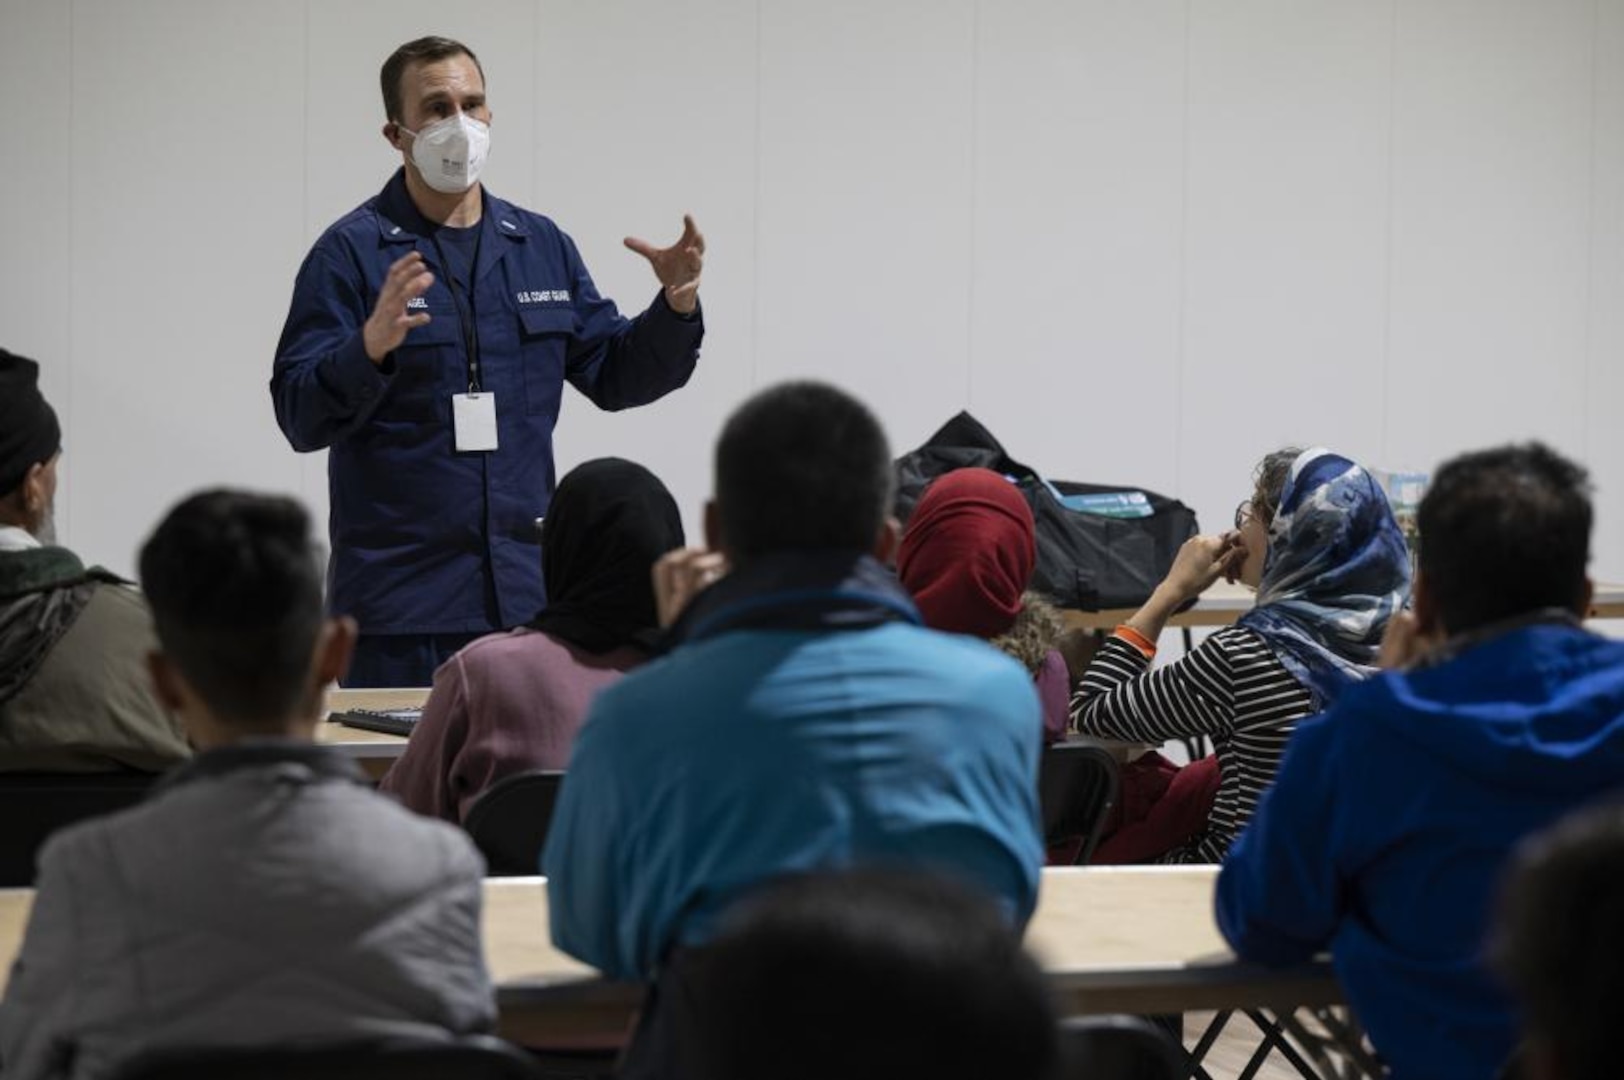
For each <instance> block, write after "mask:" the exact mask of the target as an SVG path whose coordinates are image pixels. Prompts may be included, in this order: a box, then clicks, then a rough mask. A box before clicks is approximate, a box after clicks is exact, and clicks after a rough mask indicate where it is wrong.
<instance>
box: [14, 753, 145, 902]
mask: <svg viewBox="0 0 1624 1080" xmlns="http://www.w3.org/2000/svg"><path fill="white" fill-rule="evenodd" d="M155 780H157V776H156V775H155V774H153V773H144V772H134V771H125V772H110V773H33V772H30V773H0V886H3V887H7V888H10V887H15V886H24V885H32V884H34V860H35V858H36V856H37V855H38V854H39V849H40V847H41V846H42V845H43V844H44V843H45V840H46V838H47V837H49V836H50V835H51V834H52V833H54V832H56V830H58V829H60V828H62V827H63V826H64V825H72V824H73V823H75V822H78V821H84V820H85V819H87V818H93V817H100V816H101V815H103V814H111V813H113V812H115V811H118V810H123V809H125V808H127V807H131V806H134V805H135V804H136V803H138V802H140V801H141V799H142V798H143V797H144V796H145V795H146V793H147V790H148V789H149V788H151V787H152V784H153V782H154V781H155Z"/></svg>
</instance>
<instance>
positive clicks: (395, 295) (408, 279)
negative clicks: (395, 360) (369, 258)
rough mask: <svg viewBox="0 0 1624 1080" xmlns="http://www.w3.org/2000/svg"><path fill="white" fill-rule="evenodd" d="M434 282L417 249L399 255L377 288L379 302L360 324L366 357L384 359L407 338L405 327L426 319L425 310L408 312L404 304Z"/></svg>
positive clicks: (426, 289) (372, 359)
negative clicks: (380, 286)
mask: <svg viewBox="0 0 1624 1080" xmlns="http://www.w3.org/2000/svg"><path fill="white" fill-rule="evenodd" d="M433 284H434V275H433V274H431V273H430V272H429V268H428V267H427V266H425V265H423V256H422V255H421V254H419V253H418V252H415V251H414V252H411V253H410V254H408V255H402V256H401V257H400V258H398V259H396V260H395V262H394V265H392V266H390V267H389V275H388V276H387V277H385V278H384V279H383V288H382V289H380V290H379V292H378V303H377V305H376V306H375V307H374V308H373V309H372V315H371V317H370V318H368V319H367V321H366V325H365V326H363V327H361V343H362V345H364V346H365V348H366V351H367V359H368V360H371V361H372V362H373V363H374V364H381V363H383V361H384V357H386V356H388V355H389V354H390V353H392V352H394V351H395V350H396V349H398V348H399V347H400V343H401V342H402V341H405V340H406V331H408V330H410V329H411V328H412V327H414V326H422V325H423V324H424V323H426V322H428V321H429V313H428V312H426V311H419V312H417V313H416V314H409V313H408V311H407V307H406V305H407V303H409V302H410V301H412V300H415V299H417V298H418V297H419V296H422V295H423V294H424V293H425V292H427V291H428V288H429V286H430V285H433Z"/></svg>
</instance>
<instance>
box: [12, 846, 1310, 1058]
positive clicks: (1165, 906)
mask: <svg viewBox="0 0 1624 1080" xmlns="http://www.w3.org/2000/svg"><path fill="white" fill-rule="evenodd" d="M1216 876H1217V869H1216V868H1215V867H1188V868H1186V867H1089V868H1071V867H1065V868H1058V867H1057V868H1050V869H1047V870H1045V871H1044V872H1043V886H1042V892H1041V895H1040V897H1039V902H1038V910H1037V914H1036V916H1035V917H1034V918H1033V920H1032V924H1031V926H1030V928H1029V929H1028V932H1027V945H1028V947H1029V948H1030V949H1031V950H1032V952H1033V954H1034V955H1035V956H1036V957H1037V958H1038V961H1039V962H1040V963H1041V964H1042V966H1043V969H1044V971H1045V972H1046V973H1047V974H1048V977H1049V980H1050V983H1051V985H1052V986H1053V988H1054V990H1055V992H1056V994H1057V996H1058V998H1059V1000H1060V1002H1061V1005H1062V1007H1063V1009H1064V1010H1065V1011H1066V1012H1068V1013H1075V1014H1082V1013H1102V1012H1133V1013H1173V1012H1186V1011H1196V1010H1207V1009H1244V1008H1268V1009H1277V1010H1280V1011H1287V1010H1289V1009H1292V1008H1295V1007H1298V1006H1320V1005H1330V1004H1336V1003H1339V1002H1341V1001H1342V993H1341V990H1340V988H1339V987H1338V986H1337V983H1336V980H1335V978H1334V977H1333V976H1332V974H1331V970H1330V965H1329V963H1327V962H1325V961H1319V962H1316V963H1313V964H1309V965H1305V966H1303V967H1299V968H1289V969H1284V970H1272V969H1267V968H1260V967H1255V966H1253V965H1250V964H1243V963H1240V962H1239V961H1237V960H1236V959H1235V956H1234V954H1233V953H1231V952H1230V951H1229V948H1228V947H1227V946H1226V945H1225V944H1224V941H1223V938H1222V937H1221V936H1220V935H1219V933H1218V927H1217V925H1216V924H1215V923H1214V922H1213V917H1212V891H1213V883H1214V880H1215V878H1216ZM33 895H34V894H33V890H31V889H4V890H0V973H3V972H9V970H10V967H11V959H12V957H14V956H15V955H16V951H17V948H18V946H19V945H20V944H21V941H22V932H23V927H24V925H25V923H26V921H27V916H28V909H29V906H30V904H31V903H32V902H33ZM484 933H485V952H486V957H487V960H488V963H489V965H490V969H491V975H492V978H493V979H495V981H496V983H497V987H498V991H497V1000H498V1004H499V1007H500V1012H501V1021H500V1029H501V1032H502V1034H503V1035H505V1036H507V1037H508V1038H512V1039H515V1040H518V1041H521V1042H528V1043H531V1044H533V1045H534V1044H544V1045H571V1044H574V1045H610V1044H614V1043H615V1042H617V1041H619V1040H620V1039H622V1038H624V1036H625V1034H626V1032H627V1030H628V1025H629V1023H630V1021H631V1018H632V1016H633V1013H634V1012H635V1010H636V1008H637V1006H638V1004H639V1002H640V1001H641V1000H642V993H643V991H642V987H640V986H636V985H630V984H624V983H610V982H606V981H604V980H603V979H601V978H599V977H598V976H597V974H596V973H595V972H594V971H593V970H592V969H590V968H588V967H587V966H585V965H584V964H581V963H580V962H579V961H576V960H574V959H572V958H570V957H568V956H565V955H564V954H563V953H561V952H559V951H558V950H557V949H555V948H554V947H553V945H552V941H551V938H550V937H549V935H548V930H547V894H546V887H545V882H544V880H543V879H542V878H492V879H488V880H487V881H486V882H485V915H484ZM0 986H3V975H0Z"/></svg>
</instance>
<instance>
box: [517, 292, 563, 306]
mask: <svg viewBox="0 0 1624 1080" xmlns="http://www.w3.org/2000/svg"><path fill="white" fill-rule="evenodd" d="M518 296H519V303H521V304H567V303H569V302H570V291H569V290H568V289H536V290H534V291H532V292H522V293H519V294H518Z"/></svg>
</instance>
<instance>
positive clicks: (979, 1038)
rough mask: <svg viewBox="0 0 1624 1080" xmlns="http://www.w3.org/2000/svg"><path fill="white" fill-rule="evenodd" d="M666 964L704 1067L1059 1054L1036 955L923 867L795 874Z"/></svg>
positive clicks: (679, 1020) (1040, 1060) (939, 1062)
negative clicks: (687, 953)
mask: <svg viewBox="0 0 1624 1080" xmlns="http://www.w3.org/2000/svg"><path fill="white" fill-rule="evenodd" d="M691 956H692V959H691V961H687V962H685V960H686V958H685V957H684V955H683V954H681V953H679V954H678V959H677V961H676V962H675V963H674V965H673V968H672V969H670V970H675V971H676V972H678V975H677V981H678V982H679V983H680V984H681V985H680V987H674V988H673V989H674V990H677V991H678V992H677V993H674V994H673V995H671V996H669V997H666V996H662V1005H664V1004H665V1002H667V1001H672V1000H673V998H674V999H676V1000H675V1002H674V1007H675V1010H676V1012H678V1013H679V1014H680V1015H679V1016H676V1017H668V1018H667V1021H666V1022H670V1023H672V1024H673V1025H674V1026H675V1027H676V1030H678V1031H680V1032H682V1033H683V1034H684V1035H685V1038H684V1039H683V1040H682V1041H683V1042H685V1043H687V1048H686V1050H685V1053H693V1054H694V1055H695V1056H696V1057H697V1058H698V1060H696V1061H692V1062H691V1064H693V1065H694V1066H696V1067H695V1068H693V1069H692V1070H691V1075H695V1076H706V1077H709V1078H711V1080H755V1078H757V1077H766V1076H770V1077H773V1078H775V1080H814V1078H817V1080H823V1078H825V1077H833V1076H838V1077H845V1078H848V1080H869V1078H873V1080H879V1078H887V1077H896V1076H928V1077H933V1078H935V1080H958V1078H960V1077H963V1078H965V1080H969V1078H979V1077H986V1076H997V1077H1001V1078H1006V1080H1041V1078H1044V1077H1047V1076H1050V1075H1052V1073H1053V1071H1054V1069H1055V1067H1056V1064H1057V1060H1058V1053H1059V1051H1058V1045H1057V1044H1058V1035H1057V1031H1056V1026H1055V1023H1056V1022H1055V1014H1054V1011H1053V1005H1052V1003H1051V1002H1050V1000H1049V996H1048V991H1047V988H1046V986H1045V984H1044V981H1043V976H1042V974H1041V972H1039V970H1038V968H1037V965H1036V964H1035V963H1034V962H1033V961H1032V959H1031V957H1029V956H1028V955H1027V954H1026V953H1025V952H1024V951H1023V950H1022V949H1021V945H1020V941H1019V939H1018V938H1017V936H1016V934H1015V932H1014V931H1013V930H1012V929H1011V928H1010V925H1009V923H1008V920H1007V919H1005V918H1004V916H1003V915H1002V914H1001V913H1000V912H999V911H998V910H997V908H995V907H994V906H993V904H992V902H991V901H990V900H988V899H986V898H985V897H983V896H982V895H981V894H979V893H974V892H971V891H969V890H968V889H967V888H966V887H965V886H963V885H960V884H959V883H957V882H955V881H950V880H947V879H944V878H941V877H937V876H935V875H934V874H930V873H926V872H923V871H913V872H906V871H903V870H900V869H888V870H879V869H865V870H855V871H843V872H834V873H822V874H812V875H797V876H793V877H789V878H784V879H780V880H778V881H775V882H773V883H770V884H769V885H767V886H766V887H765V888H764V889H763V890H762V891H761V892H760V893H758V894H756V895H754V896H752V897H750V898H749V899H747V900H746V901H745V902H744V903H743V904H742V905H740V907H739V908H738V909H737V911H736V912H735V913H734V914H733V916H732V917H731V918H730V919H729V920H728V922H727V923H726V924H725V925H724V928H723V930H722V932H721V933H720V934H719V935H718V936H717V937H716V939H715V940H714V941H713V942H712V943H710V944H709V945H707V946H702V947H700V948H698V949H695V950H691Z"/></svg>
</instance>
